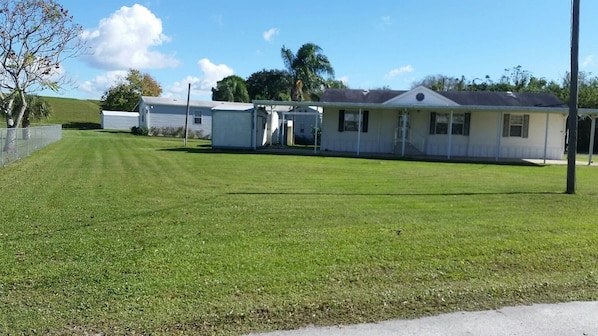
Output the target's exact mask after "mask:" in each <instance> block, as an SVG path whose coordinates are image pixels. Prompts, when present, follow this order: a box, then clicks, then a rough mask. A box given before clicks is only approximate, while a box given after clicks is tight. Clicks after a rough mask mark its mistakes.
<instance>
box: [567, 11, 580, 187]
mask: <svg viewBox="0 0 598 336" xmlns="http://www.w3.org/2000/svg"><path fill="white" fill-rule="evenodd" d="M579 1H580V0H573V2H572V4H573V6H572V7H573V8H572V19H571V91H570V94H569V97H570V99H569V141H568V145H567V194H575V154H576V152H577V105H578V80H579V79H578V77H579Z"/></svg>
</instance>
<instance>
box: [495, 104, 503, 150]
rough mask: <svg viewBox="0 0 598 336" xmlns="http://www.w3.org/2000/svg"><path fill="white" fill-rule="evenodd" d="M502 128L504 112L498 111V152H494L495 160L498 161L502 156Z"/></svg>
mask: <svg viewBox="0 0 598 336" xmlns="http://www.w3.org/2000/svg"><path fill="white" fill-rule="evenodd" d="M501 129H502V112H498V113H497V117H496V153H495V154H494V160H496V161H498V158H499V157H500V136H501V132H500V130H501Z"/></svg>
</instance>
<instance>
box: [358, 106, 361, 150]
mask: <svg viewBox="0 0 598 336" xmlns="http://www.w3.org/2000/svg"><path fill="white" fill-rule="evenodd" d="M360 145H361V108H359V118H358V119H357V156H359V146H360Z"/></svg>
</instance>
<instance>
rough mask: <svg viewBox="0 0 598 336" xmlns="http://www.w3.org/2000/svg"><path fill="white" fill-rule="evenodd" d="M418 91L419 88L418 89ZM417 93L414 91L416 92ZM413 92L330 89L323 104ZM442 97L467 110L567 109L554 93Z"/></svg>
mask: <svg viewBox="0 0 598 336" xmlns="http://www.w3.org/2000/svg"><path fill="white" fill-rule="evenodd" d="M416 89H417V88H416ZM416 89H414V90H416ZM407 92H410V91H400V90H370V91H364V90H356V89H327V90H326V91H324V94H323V95H322V98H321V99H320V101H321V102H334V103H340V102H345V103H368V104H382V103H384V102H387V101H389V100H391V99H393V98H396V97H399V96H401V95H403V94H405V93H407ZM435 92H436V93H438V94H439V95H441V96H443V97H445V98H447V99H450V100H452V101H454V102H455V103H457V104H459V105H465V106H468V105H469V106H529V107H567V105H566V104H565V103H563V102H562V101H561V100H560V99H558V98H557V97H556V96H555V95H553V94H551V93H529V92H514V93H512V92H491V91H435Z"/></svg>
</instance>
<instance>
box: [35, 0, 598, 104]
mask: <svg viewBox="0 0 598 336" xmlns="http://www.w3.org/2000/svg"><path fill="white" fill-rule="evenodd" d="M58 1H59V3H61V4H62V5H63V6H64V7H65V8H66V9H68V10H69V11H70V13H71V14H72V15H73V16H74V19H75V21H76V22H77V23H79V24H81V25H82V26H83V29H84V35H83V37H84V39H85V41H86V44H87V47H88V48H89V53H88V55H85V56H81V57H78V58H75V59H69V60H68V61H67V62H66V63H65V64H63V69H65V71H66V72H67V75H68V76H69V77H70V78H71V79H72V82H73V85H70V86H64V88H63V89H62V90H61V91H60V92H59V93H58V94H55V93H49V92H43V93H42V94H43V95H54V96H62V97H68V98H79V99H99V98H100V97H101V95H102V93H103V92H105V91H106V89H107V88H108V87H110V86H112V85H114V83H115V81H116V80H118V78H122V76H123V75H124V74H125V73H126V71H127V69H129V68H134V69H139V70H141V71H142V72H145V73H149V74H150V75H151V76H152V77H153V78H154V79H156V80H157V81H158V83H160V85H161V86H162V88H163V94H162V95H163V96H166V97H178V98H186V96H187V87H188V84H189V83H191V85H192V93H191V95H192V99H201V100H210V99H211V92H210V88H211V87H212V86H215V84H216V81H218V80H220V79H222V78H223V77H225V76H228V75H231V74H236V75H239V76H241V77H243V78H247V77H248V76H249V75H251V74H252V73H254V72H256V71H260V70H262V69H283V68H284V65H283V62H282V60H281V57H280V49H281V47H282V46H283V45H284V46H286V47H287V48H290V49H291V50H297V49H298V48H299V47H300V46H301V45H302V44H304V43H307V42H312V43H315V44H317V45H319V46H320V47H321V48H322V49H323V53H324V54H325V55H326V56H328V58H329V59H330V61H331V63H332V66H333V67H334V70H335V75H336V78H337V79H341V80H343V81H344V82H345V83H346V84H347V85H348V86H349V87H351V88H355V89H373V88H378V87H382V86H389V87H391V88H392V89H409V88H410V87H411V85H412V83H413V82H414V81H416V80H420V79H422V78H424V77H425V76H427V75H437V74H443V75H448V76H455V77H460V76H465V77H466V78H467V79H470V80H471V79H474V78H483V77H484V76H486V75H489V76H490V77H491V78H492V79H495V80H498V79H499V78H500V76H501V75H502V74H503V73H504V70H505V69H507V68H512V67H514V66H517V65H521V66H522V68H523V69H525V70H528V71H530V72H531V73H532V74H533V75H535V76H537V77H543V78H546V79H554V80H560V79H561V78H562V77H563V75H564V74H565V72H566V71H568V69H569V67H570V58H569V56H570V39H571V33H570V28H571V2H570V1H567V0H527V1H526V0H500V1H499V0H458V1H446V0H395V1H390V0H384V1H382V0H369V1H352V0H346V1H343V2H339V1H324V0H304V1H280V0H277V1H273V0H264V1H243V0H229V1H205V0H169V1H166V0H151V1H139V2H128V1H122V0H120V1H117V0H102V1H95V2H93V5H92V4H91V3H90V2H88V1H81V0H58ZM596 14H598V1H591V0H586V1H582V3H581V29H580V31H581V32H580V49H579V55H580V64H581V65H580V70H582V71H586V72H591V73H596V72H597V71H598V20H595V18H596Z"/></svg>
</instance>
